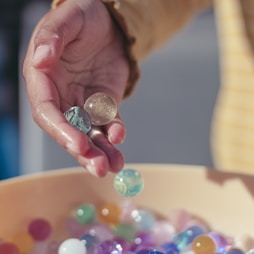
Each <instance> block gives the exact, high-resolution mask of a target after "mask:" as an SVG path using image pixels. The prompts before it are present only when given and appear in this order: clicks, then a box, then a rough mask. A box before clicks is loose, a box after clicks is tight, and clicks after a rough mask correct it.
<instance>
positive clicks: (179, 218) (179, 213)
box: [168, 209, 192, 232]
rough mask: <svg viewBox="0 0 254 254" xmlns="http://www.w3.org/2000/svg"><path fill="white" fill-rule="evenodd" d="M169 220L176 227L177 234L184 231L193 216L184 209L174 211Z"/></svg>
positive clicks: (171, 212)
mask: <svg viewBox="0 0 254 254" xmlns="http://www.w3.org/2000/svg"><path fill="white" fill-rule="evenodd" d="M168 219H169V220H170V221H171V223H172V224H173V225H174V227H175V229H176V232H181V231H184V230H185V229H186V228H187V225H188V223H189V222H190V221H191V220H192V215H191V214H190V213H189V212H187V211H186V210H184V209H172V210H171V211H170V213H169V216H168Z"/></svg>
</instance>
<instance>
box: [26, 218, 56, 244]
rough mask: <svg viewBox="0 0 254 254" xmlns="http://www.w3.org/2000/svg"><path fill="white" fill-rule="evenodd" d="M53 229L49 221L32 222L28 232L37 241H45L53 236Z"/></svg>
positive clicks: (37, 220)
mask: <svg viewBox="0 0 254 254" xmlns="http://www.w3.org/2000/svg"><path fill="white" fill-rule="evenodd" d="M51 231H52V228H51V225H50V223H49V221H47V220H45V219H35V220H32V221H31V222H30V224H29V226H28V232H29V233H30V234H31V236H32V237H33V239H34V240H35V241H44V240H46V239H47V238H48V237H49V236H50V234H51Z"/></svg>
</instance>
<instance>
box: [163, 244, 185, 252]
mask: <svg viewBox="0 0 254 254" xmlns="http://www.w3.org/2000/svg"><path fill="white" fill-rule="evenodd" d="M161 247H162V248H163V249H164V250H165V252H166V253H167V254H179V253H180V251H179V249H178V248H177V246H176V244H175V243H173V242H165V243H164V244H162V245H161Z"/></svg>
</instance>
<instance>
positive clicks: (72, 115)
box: [64, 106, 92, 134]
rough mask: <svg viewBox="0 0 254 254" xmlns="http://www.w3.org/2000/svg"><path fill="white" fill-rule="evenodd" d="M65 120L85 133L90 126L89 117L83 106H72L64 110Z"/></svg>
mask: <svg viewBox="0 0 254 254" xmlns="http://www.w3.org/2000/svg"><path fill="white" fill-rule="evenodd" d="M64 116H65V118H66V120H67V121H68V122H69V123H70V124H71V125H72V126H74V127H75V128H76V129H78V130H80V131H82V132H84V133H85V134H87V133H88V132H89V131H90V130H91V127H92V123H91V119H90V116H89V114H88V112H86V111H85V110H84V109H83V108H80V107H78V106H74V107H71V108H69V109H68V110H67V111H65V112H64Z"/></svg>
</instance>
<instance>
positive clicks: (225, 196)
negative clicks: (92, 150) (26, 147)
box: [0, 164, 254, 239]
mask: <svg viewBox="0 0 254 254" xmlns="http://www.w3.org/2000/svg"><path fill="white" fill-rule="evenodd" d="M125 168H133V169H136V170H139V171H140V173H141V174H142V175H143V177H144V181H145V187H144V190H143V192H142V193H141V194H139V195H138V196H136V197H135V198H132V200H133V202H134V203H135V204H137V205H139V206H142V207H147V208H149V209H152V210H154V211H156V212H158V213H159V214H162V215H167V214H168V213H169V211H170V210H171V209H175V208H184V209H186V210H188V211H190V212H191V213H193V214H194V215H197V216H200V217H201V218H203V219H204V220H207V221H208V223H209V224H210V225H211V227H212V228H213V229H215V230H219V231H221V232H224V233H226V234H228V235H232V236H234V235H236V234H237V235H238V234H241V233H250V232H251V231H252V229H253V228H254V220H253V219H252V217H253V214H254V202H253V195H254V178H253V177H252V176H245V175H238V174H230V173H222V172H218V171H214V170H209V169H206V168H204V167H199V166H183V165H167V164H127V165H126V167H125ZM113 181H114V175H113V174H109V175H108V176H107V177H105V178H103V179H98V178H95V177H93V176H91V175H90V174H88V173H86V172H85V171H84V170H83V169H81V168H67V169H58V170H53V171H48V172H45V173H40V174H34V175H27V176H21V177H17V178H13V179H10V180H5V181H2V182H1V183H0V204H1V208H0V225H1V226H0V238H1V237H2V238H6V239H8V237H11V235H12V234H13V233H14V232H16V231H18V230H20V229H22V228H24V227H26V226H27V225H28V222H29V221H31V220H32V219H33V218H35V217H43V218H47V219H48V220H49V221H50V222H51V224H52V225H53V228H54V231H55V232H58V233H59V232H63V227H64V221H65V220H66V217H68V215H69V213H70V211H71V210H72V209H73V208H74V207H76V206H77V205H80V204H81V203H85V202H92V203H94V204H95V205H98V204H101V203H102V202H105V201H106V202H107V201H109V202H120V201H121V200H122V199H123V198H122V197H120V196H119V195H118V194H117V193H116V191H115V190H114V187H113ZM59 235H60V236H61V233H60V234H59Z"/></svg>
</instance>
